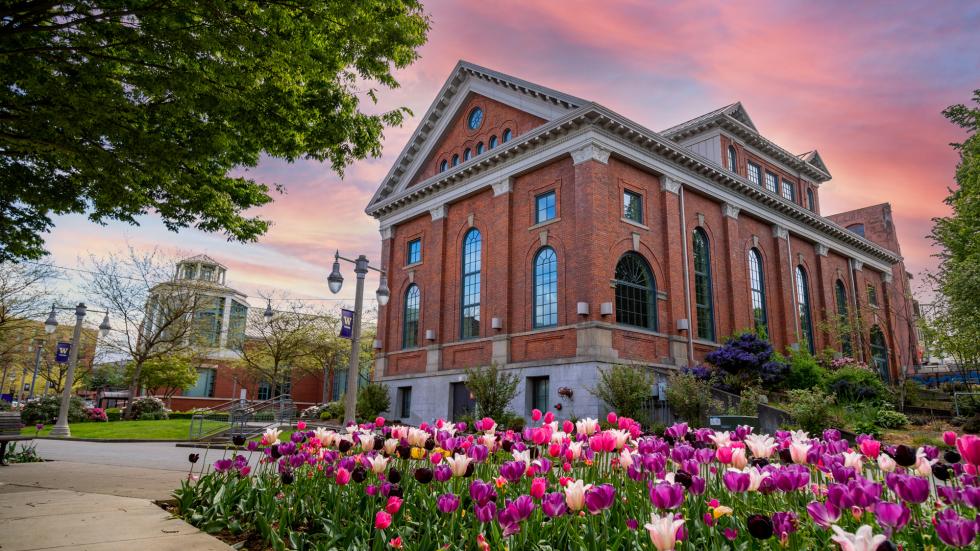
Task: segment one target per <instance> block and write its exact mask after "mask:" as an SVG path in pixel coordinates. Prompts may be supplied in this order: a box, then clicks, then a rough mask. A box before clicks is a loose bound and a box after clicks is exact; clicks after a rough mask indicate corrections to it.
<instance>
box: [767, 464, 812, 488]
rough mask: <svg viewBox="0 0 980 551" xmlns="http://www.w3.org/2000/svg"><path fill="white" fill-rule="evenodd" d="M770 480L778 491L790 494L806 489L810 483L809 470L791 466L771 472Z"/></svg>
mask: <svg viewBox="0 0 980 551" xmlns="http://www.w3.org/2000/svg"><path fill="white" fill-rule="evenodd" d="M770 479H772V481H773V484H775V485H776V488H778V489H779V490H780V491H783V492H792V491H796V490H800V489H802V488H806V486H807V484H809V483H810V470H809V469H807V468H806V467H804V466H802V465H791V466H788V467H783V468H782V469H777V470H775V471H773V475H772V476H771V477H770ZM767 480H769V479H767ZM760 489H761V488H760Z"/></svg>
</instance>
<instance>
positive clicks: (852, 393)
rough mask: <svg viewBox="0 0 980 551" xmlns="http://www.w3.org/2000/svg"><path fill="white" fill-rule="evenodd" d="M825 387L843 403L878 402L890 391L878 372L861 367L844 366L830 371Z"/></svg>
mask: <svg viewBox="0 0 980 551" xmlns="http://www.w3.org/2000/svg"><path fill="white" fill-rule="evenodd" d="M825 388H826V389H827V391H828V392H830V393H832V394H833V395H834V396H836V397H837V401H838V402H841V403H853V402H878V401H881V400H883V399H884V398H885V397H886V396H887V393H888V388H887V387H886V386H885V383H883V382H882V381H881V378H880V377H879V376H878V374H877V373H875V372H874V371H870V370H867V369H863V368H860V367H842V368H840V369H838V370H837V371H834V372H832V373H830V374H829V375H828V376H827V380H826V382H825Z"/></svg>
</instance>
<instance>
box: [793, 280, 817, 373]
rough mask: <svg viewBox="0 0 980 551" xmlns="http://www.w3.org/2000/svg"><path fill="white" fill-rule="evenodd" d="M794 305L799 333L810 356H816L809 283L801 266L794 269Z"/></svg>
mask: <svg viewBox="0 0 980 551" xmlns="http://www.w3.org/2000/svg"><path fill="white" fill-rule="evenodd" d="M796 305H797V307H798V308H799V314H800V331H802V333H803V338H804V339H805V340H806V347H807V349H808V350H809V351H810V354H816V345H815V344H814V342H813V314H812V313H811V312H810V282H809V278H808V277H807V275H806V269H804V268H803V266H797V267H796Z"/></svg>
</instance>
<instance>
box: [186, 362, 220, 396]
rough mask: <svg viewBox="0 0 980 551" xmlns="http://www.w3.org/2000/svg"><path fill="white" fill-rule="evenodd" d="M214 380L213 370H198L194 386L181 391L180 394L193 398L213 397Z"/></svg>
mask: <svg viewBox="0 0 980 551" xmlns="http://www.w3.org/2000/svg"><path fill="white" fill-rule="evenodd" d="M214 379H215V370H214V369H206V368H198V369H197V382H196V383H194V386H192V387H190V388H186V389H183V392H182V394H183V395H184V396H194V397H198V398H201V397H209V398H211V397H214Z"/></svg>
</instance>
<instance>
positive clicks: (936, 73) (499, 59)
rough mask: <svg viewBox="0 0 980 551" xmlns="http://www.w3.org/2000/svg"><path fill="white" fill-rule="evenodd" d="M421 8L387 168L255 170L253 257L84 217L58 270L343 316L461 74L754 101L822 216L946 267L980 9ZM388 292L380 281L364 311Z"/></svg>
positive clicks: (659, 107) (978, 51)
mask: <svg viewBox="0 0 980 551" xmlns="http://www.w3.org/2000/svg"><path fill="white" fill-rule="evenodd" d="M425 9H426V12H427V13H428V14H429V16H430V18H431V24H432V29H431V31H430V34H429V40H428V43H427V44H426V45H425V46H423V47H422V48H421V50H420V55H421V57H420V59H419V60H418V61H417V62H416V63H415V64H413V65H411V66H410V67H408V68H405V69H402V70H399V71H398V72H397V73H396V77H397V79H398V81H399V83H400V87H399V88H397V89H393V90H384V89H383V90H381V91H380V101H379V104H378V105H368V106H365V109H366V110H369V111H372V112H374V111H379V110H387V109H391V108H395V107H399V106H406V107H409V108H410V109H411V110H412V111H413V112H414V115H415V116H414V117H411V118H409V119H408V120H406V122H405V124H404V125H403V126H402V127H400V128H390V129H388V130H387V131H386V132H385V140H384V153H383V154H382V156H381V157H379V158H373V159H366V160H363V161H359V162H357V163H355V164H354V165H353V166H351V167H349V168H348V169H347V171H346V174H345V176H344V178H343V179H341V178H340V177H338V176H337V175H336V174H334V173H332V172H331V171H330V168H329V166H328V165H321V164H320V163H318V162H312V161H310V162H305V161H300V162H296V163H292V164H289V163H285V162H283V161H280V160H276V159H263V161H262V162H261V163H260V164H259V166H257V167H255V168H252V169H250V170H248V171H247V172H246V173H247V174H248V175H249V176H250V177H252V178H255V179H256V180H258V181H262V182H266V183H270V184H271V183H273V182H276V183H280V184H283V185H284V186H285V188H286V192H285V194H283V195H277V196H276V197H275V202H274V203H272V204H271V205H267V206H265V207H262V208H261V209H256V211H255V212H258V213H259V214H261V215H262V216H263V217H265V218H268V219H270V220H272V222H273V226H272V228H271V229H270V230H269V232H268V233H267V234H266V235H265V236H263V237H262V238H260V239H259V241H258V242H257V243H249V244H240V243H229V242H227V241H226V240H225V238H224V237H223V236H222V235H220V234H206V233H203V232H200V231H197V230H194V229H186V230H182V231H181V232H180V233H179V234H174V233H171V232H169V231H167V230H166V229H165V228H164V227H163V225H162V224H161V223H160V222H159V220H158V219H157V218H156V217H155V216H154V215H152V214H150V215H147V216H144V217H142V218H141V219H140V222H141V224H140V226H139V227H134V226H130V225H127V224H122V223H110V224H108V225H106V226H97V225H94V224H92V223H91V222H89V221H88V220H87V219H86V218H85V217H84V216H82V215H73V216H64V217H60V218H57V219H56V221H55V223H56V227H55V229H54V230H53V231H52V233H51V234H50V235H49V236H48V238H47V246H48V249H49V251H50V252H51V254H52V257H51V260H52V262H53V263H55V264H57V265H59V266H67V267H79V266H80V265H82V264H81V261H82V260H84V259H85V258H86V257H88V256H89V255H96V256H100V255H103V254H106V253H109V252H114V251H120V250H122V249H124V248H125V247H127V246H130V245H131V246H134V247H136V248H138V249H151V248H153V247H159V248H160V249H162V250H163V251H164V252H167V253H169V254H174V255H180V254H186V255H191V254H197V253H206V254H209V255H211V256H213V257H214V258H216V259H217V260H219V261H220V262H222V263H224V264H225V265H226V266H228V270H229V271H228V280H227V281H228V283H229V285H231V286H233V287H235V288H237V289H239V290H241V291H243V292H245V293H246V294H248V295H249V296H250V300H251V301H252V303H253V304H255V305H259V304H261V303H262V302H263V301H262V300H261V298H260V297H261V296H265V295H269V294H272V293H275V294H276V296H280V297H283V296H288V297H294V298H302V299H334V300H322V301H321V300H315V301H312V302H311V304H313V305H316V304H323V305H329V306H337V305H338V304H340V303H341V302H345V301H350V300H352V297H353V287H354V286H353V277H354V276H353V271H352V268H351V267H350V266H343V267H342V269H343V270H344V274H345V276H346V277H347V282H348V284H345V286H344V289H343V290H342V291H341V293H340V294H339V295H336V296H334V295H330V293H329V291H328V290H327V286H326V276H327V274H328V273H329V271H330V268H331V262H332V255H333V251H334V250H340V252H341V254H344V255H347V256H350V257H353V256H356V255H358V254H365V255H367V256H368V258H369V259H371V260H372V261H374V262H375V265H377V261H378V259H379V254H380V249H381V242H380V235H379V233H378V224H377V222H376V221H375V220H374V219H372V218H371V217H369V216H367V215H366V214H364V208H365V207H366V205H367V203H368V201H369V199H370V197H371V195H372V194H373V193H374V191H375V189H376V188H377V186H378V184H379V183H380V181H381V179H382V178H383V177H384V175H385V174H386V173H387V171H388V169H389V167H390V166H391V164H392V163H393V162H394V159H395V158H396V157H397V156H398V154H399V152H400V151H401V149H402V148H403V147H404V145H405V143H406V142H407V141H408V138H409V136H410V135H411V134H412V132H413V131H414V130H415V126H416V125H417V124H418V121H419V119H420V117H421V116H422V115H423V114H424V113H425V112H426V110H427V109H428V107H429V104H430V103H431V102H432V100H433V99H434V98H435V95H436V93H437V92H438V91H439V88H440V87H441V86H442V84H443V83H444V82H445V80H446V78H448V76H449V73H450V71H451V70H452V68H453V66H454V65H455V64H456V62H457V61H458V60H459V59H465V60H467V61H470V62H473V63H476V64H478V65H482V66H485V67H488V68H491V69H495V70H497V71H500V72H503V73H506V74H510V75H513V76H516V77H519V78H522V79H525V80H528V81H531V82H535V83H538V84H541V85H543V86H547V87H550V88H555V89H557V90H561V91H564V92H566V93H569V94H572V95H574V96H578V97H580V98H584V99H587V100H591V101H595V102H598V103H600V104H602V105H605V106H606V107H608V108H610V109H613V110H614V111H616V112H618V113H620V114H622V115H623V116H625V117H627V118H630V119H632V120H634V121H636V122H638V123H640V124H643V125H644V126H646V127H647V128H651V129H654V130H662V129H664V128H667V127H669V126H671V125H673V124H676V123H679V122H683V121H685V120H688V119H690V118H693V117H695V116H698V115H700V114H702V113H705V112H708V111H711V110H713V109H716V108H718V107H721V106H724V105H727V104H729V103H732V102H734V101H741V102H742V104H743V105H744V106H745V108H746V110H747V111H748V113H749V114H750V116H751V117H752V119H753V121H754V122H755V124H756V126H757V128H758V129H759V131H760V132H761V133H762V134H763V135H764V136H766V137H768V138H769V139H771V140H773V141H774V142H776V143H777V144H779V145H781V146H782V147H784V148H785V149H788V150H789V151H792V152H797V153H799V152H804V151H809V150H811V149H814V148H816V149H818V150H819V151H820V154H821V156H822V157H823V159H824V162H825V163H826V164H827V166H828V168H829V169H830V172H831V173H832V174H833V179H832V180H831V181H829V182H827V183H825V184H824V185H823V186H822V187H821V189H820V199H821V208H822V211H823V214H830V213H834V212H840V211H844V210H850V209H854V208H860V207H863V206H868V205H873V204H878V203H883V202H889V203H891V205H892V210H893V214H894V218H895V224H896V226H897V228H898V232H899V239H900V242H901V246H902V253H903V255H904V257H905V261H906V264H907V267H908V269H909V271H911V272H912V273H913V274H921V272H922V271H923V270H926V269H931V268H933V267H934V266H935V264H936V260H935V258H934V257H933V256H932V255H933V254H934V253H935V252H936V251H935V250H934V249H933V248H931V243H930V242H929V241H928V240H927V239H926V237H925V236H926V235H927V234H928V233H929V230H930V228H931V219H932V218H933V217H936V216H943V215H945V214H946V213H947V212H948V211H947V209H946V207H945V205H944V204H943V199H944V197H945V196H946V195H947V192H948V191H947V190H948V188H949V187H950V186H952V185H953V174H954V170H955V166H956V162H957V155H956V153H955V152H954V150H953V149H952V148H951V147H950V146H949V144H950V143H951V142H957V141H962V140H963V139H964V137H965V134H964V133H963V132H962V131H961V130H960V129H958V128H956V127H954V126H953V125H951V124H949V123H948V122H947V121H946V120H945V119H944V118H943V117H942V115H941V112H942V110H943V109H944V108H945V107H947V106H949V105H951V104H955V103H966V102H968V101H969V100H970V98H971V96H972V92H973V90H974V89H977V88H980V32H977V29H980V3H977V2H953V1H944V2H901V1H894V2H861V3H857V2H829V1H827V2H812V1H808V2H788V1H773V2H762V1H759V2H753V1H740V2H718V3H710V2H654V1H634V2H628V1H611V0H606V1H603V2H584V1H569V0H563V1H560V2H558V1H549V0H534V1H532V0H520V1H511V0H503V1H497V0H495V1H490V2H488V1H485V0H484V1H480V2H469V1H467V2H463V1H455V2H453V1H443V0H436V1H428V2H425ZM69 274H71V273H69ZM75 278H76V275H70V276H69V279H68V280H66V281H68V283H66V285H69V286H70V282H71V280H72V279H75ZM920 280H921V278H920ZM913 286H914V283H913ZM376 287H377V282H376V280H373V279H371V278H370V277H369V280H368V283H367V287H366V288H367V289H368V291H369V293H368V294H369V295H373V293H372V292H371V291H373V290H374V289H375V288H376ZM67 292H68V293H69V294H70V293H72V292H73V291H72V289H70V288H69V289H68V290H67ZM338 298H339V299H340V300H339V301H337V300H335V299H338Z"/></svg>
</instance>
